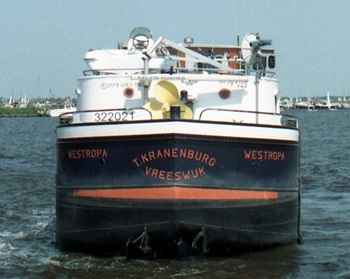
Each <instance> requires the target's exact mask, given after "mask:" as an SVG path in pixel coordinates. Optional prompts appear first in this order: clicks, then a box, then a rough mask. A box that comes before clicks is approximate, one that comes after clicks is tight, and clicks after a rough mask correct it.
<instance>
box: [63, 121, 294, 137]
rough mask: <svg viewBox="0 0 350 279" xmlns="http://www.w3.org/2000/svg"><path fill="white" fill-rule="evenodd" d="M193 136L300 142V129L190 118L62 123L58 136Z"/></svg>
mask: <svg viewBox="0 0 350 279" xmlns="http://www.w3.org/2000/svg"><path fill="white" fill-rule="evenodd" d="M167 134H181V135H196V136H214V137H228V138H250V139H263V140H281V141H294V142H299V131H298V130H296V129H291V128H287V127H271V126H249V125H241V124H222V123H216V122H215V123H207V122H206V123H199V122H190V121H178V122H176V121H165V122H141V123H140V122H138V123H135V122H134V123H126V124H125V123H117V124H109V123H108V124H100V125H79V126H74V125H71V126H61V127H58V128H57V139H79V138H99V137H124V136H131V137H132V136H150V135H167Z"/></svg>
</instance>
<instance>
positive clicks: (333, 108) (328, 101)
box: [326, 92, 337, 110]
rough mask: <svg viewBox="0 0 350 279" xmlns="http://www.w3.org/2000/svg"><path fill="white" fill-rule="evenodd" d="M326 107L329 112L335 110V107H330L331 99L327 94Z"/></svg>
mask: <svg viewBox="0 0 350 279" xmlns="http://www.w3.org/2000/svg"><path fill="white" fill-rule="evenodd" d="M326 106H327V108H328V109H329V110H336V109H337V108H336V106H334V105H332V103H331V98H330V96H329V92H327V102H326Z"/></svg>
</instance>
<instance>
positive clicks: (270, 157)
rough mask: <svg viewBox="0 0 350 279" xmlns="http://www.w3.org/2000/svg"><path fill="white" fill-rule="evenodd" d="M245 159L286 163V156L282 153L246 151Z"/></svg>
mask: <svg viewBox="0 0 350 279" xmlns="http://www.w3.org/2000/svg"><path fill="white" fill-rule="evenodd" d="M244 159H246V160H267V161H284V160H285V159H286V156H285V154H284V152H282V151H266V150H244Z"/></svg>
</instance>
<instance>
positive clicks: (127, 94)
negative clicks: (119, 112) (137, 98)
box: [123, 87, 134, 98]
mask: <svg viewBox="0 0 350 279" xmlns="http://www.w3.org/2000/svg"><path fill="white" fill-rule="evenodd" d="M123 94H124V96H125V97H126V98H132V97H133V96H134V89H132V88H130V87H127V88H125V89H124V92H123Z"/></svg>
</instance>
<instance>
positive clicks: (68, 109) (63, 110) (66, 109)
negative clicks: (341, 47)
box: [48, 103, 77, 117]
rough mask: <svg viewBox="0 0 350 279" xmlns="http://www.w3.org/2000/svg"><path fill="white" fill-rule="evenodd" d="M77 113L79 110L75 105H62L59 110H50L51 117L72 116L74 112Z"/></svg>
mask: <svg viewBox="0 0 350 279" xmlns="http://www.w3.org/2000/svg"><path fill="white" fill-rule="evenodd" d="M75 111H77V108H76V106H75V105H74V104H71V103H64V104H63V105H60V106H59V107H58V108H56V109H50V110H49V113H48V114H49V116H50V117H58V116H60V115H62V114H65V115H66V114H70V113H72V112H75Z"/></svg>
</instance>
